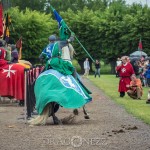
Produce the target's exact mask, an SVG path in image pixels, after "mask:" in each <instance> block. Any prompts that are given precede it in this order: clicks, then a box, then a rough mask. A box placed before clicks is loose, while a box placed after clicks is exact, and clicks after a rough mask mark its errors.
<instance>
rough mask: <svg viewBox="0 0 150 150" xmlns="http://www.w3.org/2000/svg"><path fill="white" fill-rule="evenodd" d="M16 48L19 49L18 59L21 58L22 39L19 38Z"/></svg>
mask: <svg viewBox="0 0 150 150" xmlns="http://www.w3.org/2000/svg"><path fill="white" fill-rule="evenodd" d="M16 48H18V49H19V58H18V59H21V58H22V37H20V39H19V40H18V41H17V42H16Z"/></svg>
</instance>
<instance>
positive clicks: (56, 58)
mask: <svg viewBox="0 0 150 150" xmlns="http://www.w3.org/2000/svg"><path fill="white" fill-rule="evenodd" d="M48 40H49V44H48V45H47V47H46V48H45V49H44V50H43V51H42V53H41V54H40V56H39V58H40V59H44V60H45V62H46V66H45V70H47V69H49V68H52V69H54V70H57V71H58V72H60V73H62V74H64V75H71V74H73V72H74V67H73V66H72V64H71V63H69V62H68V61H64V60H63V59H62V58H61V55H62V50H61V49H62V47H64V46H65V45H67V44H68V41H72V40H73V38H72V37H71V38H70V39H68V40H64V41H56V36H55V35H51V36H50V37H49V38H48Z"/></svg>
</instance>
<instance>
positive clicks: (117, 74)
mask: <svg viewBox="0 0 150 150" xmlns="http://www.w3.org/2000/svg"><path fill="white" fill-rule="evenodd" d="M121 64H122V61H121V58H117V61H116V67H117V66H120V65H121ZM116 77H119V72H118V71H116Z"/></svg>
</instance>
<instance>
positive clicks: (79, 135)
mask: <svg viewBox="0 0 150 150" xmlns="http://www.w3.org/2000/svg"><path fill="white" fill-rule="evenodd" d="M83 81H84V83H85V85H86V86H87V87H88V88H89V89H90V90H91V91H92V92H93V94H92V96H93V101H92V102H91V103H90V104H88V105H87V106H86V108H87V110H88V112H89V114H90V120H85V119H84V115H83V113H82V109H80V113H79V116H78V117H77V119H76V121H75V122H74V123H72V124H67V125H59V126H54V125H53V124H52V120H51V118H49V120H48V125H47V126H36V127H29V126H28V125H27V124H24V122H23V120H20V119H17V118H19V117H22V116H21V113H23V108H22V107H0V150H76V149H79V150H150V126H148V125H146V124H144V123H143V122H142V121H140V120H137V119H136V118H135V117H133V116H131V115H129V114H128V113H126V111H125V110H124V109H123V108H122V107H121V106H118V105H116V104H115V103H114V102H113V101H112V100H110V99H109V98H108V97H107V96H105V95H104V94H103V92H102V91H101V90H99V89H98V88H97V87H95V86H94V85H93V84H92V83H91V82H90V81H89V80H86V79H84V80H83ZM71 113H72V110H66V109H62V108H61V109H60V111H59V112H58V113H57V116H58V117H59V118H63V117H65V116H68V115H69V114H71Z"/></svg>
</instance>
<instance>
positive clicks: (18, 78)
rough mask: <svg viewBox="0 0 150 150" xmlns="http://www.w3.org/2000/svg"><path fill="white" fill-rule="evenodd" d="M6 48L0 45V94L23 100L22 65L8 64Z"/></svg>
mask: <svg viewBox="0 0 150 150" xmlns="http://www.w3.org/2000/svg"><path fill="white" fill-rule="evenodd" d="M5 55H6V50H5V49H4V48H1V47H0V96H12V97H14V98H16V99H18V100H24V67H23V66H21V65H19V64H8V62H7V61H6V60H5Z"/></svg>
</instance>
